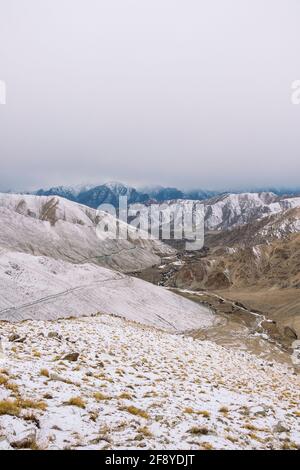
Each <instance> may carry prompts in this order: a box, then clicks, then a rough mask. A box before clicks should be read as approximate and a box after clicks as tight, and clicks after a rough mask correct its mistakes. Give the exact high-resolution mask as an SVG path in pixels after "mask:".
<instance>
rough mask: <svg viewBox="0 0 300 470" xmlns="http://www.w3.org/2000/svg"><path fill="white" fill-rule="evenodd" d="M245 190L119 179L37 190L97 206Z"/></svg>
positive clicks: (287, 192)
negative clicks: (136, 184)
mask: <svg viewBox="0 0 300 470" xmlns="http://www.w3.org/2000/svg"><path fill="white" fill-rule="evenodd" d="M242 192H245V191H233V190H228V191H213V190H206V189H192V190H180V189H178V188H175V187H163V186H152V187H151V186H149V187H144V188H134V187H132V186H129V185H127V184H123V183H119V182H109V183H104V184H100V185H77V186H55V187H51V188H48V189H39V190H38V191H35V192H33V193H32V194H35V195H37V196H60V197H63V198H65V199H69V200H70V201H73V202H78V203H80V204H84V205H86V206H88V207H91V208H93V209H96V208H98V207H99V206H100V205H101V204H112V205H113V206H114V207H117V206H118V203H119V196H127V197H128V204H137V203H142V204H144V203H147V202H149V201H153V202H158V203H162V202H165V201H172V200H178V199H185V200H193V201H195V200H199V201H203V200H206V199H212V198H214V197H216V196H222V195H225V194H228V193H231V194H240V193H242ZM247 192H249V193H260V192H272V193H274V194H276V195H277V196H283V195H285V196H287V197H288V196H293V195H300V189H285V188H279V189H278V188H277V189H276V188H265V189H256V190H249V189H248V190H247Z"/></svg>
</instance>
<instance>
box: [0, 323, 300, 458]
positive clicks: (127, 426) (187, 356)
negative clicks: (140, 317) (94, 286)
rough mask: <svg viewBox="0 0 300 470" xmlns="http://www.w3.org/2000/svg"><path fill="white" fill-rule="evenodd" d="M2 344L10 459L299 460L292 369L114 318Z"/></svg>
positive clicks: (1, 399) (6, 331) (3, 329)
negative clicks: (201, 456) (267, 452)
mask: <svg viewBox="0 0 300 470" xmlns="http://www.w3.org/2000/svg"><path fill="white" fill-rule="evenodd" d="M0 334H1V337H2V339H3V343H4V351H5V354H4V358H3V359H2V361H1V364H0V380H1V384H2V385H1V387H0V448H1V449H12V448H31V449H137V448H143V449H151V450H154V449H160V450H164V449H189V450H197V449H200V450H201V449H299V448H300V404H299V400H300V378H299V375H298V376H297V375H293V372H292V371H291V370H290V369H288V368H287V367H286V366H283V365H279V364H276V363H270V362H265V361H263V360H261V359H259V358H257V357H255V356H251V355H250V354H248V353H246V352H242V351H230V350H227V349H225V348H223V347H221V346H218V345H216V344H213V343H211V342H207V341H198V340H193V339H192V338H191V337H184V336H182V335H178V334H177V335H176V334H170V333H167V332H163V331H159V330H157V329H154V328H151V327H146V326H142V325H138V324H134V323H132V322H128V321H126V320H123V319H120V318H115V317H111V316H107V315H99V316H96V317H92V318H80V319H69V320H66V319H65V320H59V321H54V322H43V321H29V322H22V323H17V324H12V323H0ZM71 353H72V354H71Z"/></svg>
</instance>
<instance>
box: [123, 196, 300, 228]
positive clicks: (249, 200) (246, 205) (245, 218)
mask: <svg viewBox="0 0 300 470" xmlns="http://www.w3.org/2000/svg"><path fill="white" fill-rule="evenodd" d="M196 204H198V207H199V206H200V207H201V206H202V205H204V208H205V209H204V210H205V229H206V230H208V231H210V230H227V229H231V228H234V227H238V226H241V225H245V224H248V223H252V222H256V221H258V220H260V219H262V218H264V217H267V216H271V215H273V214H281V213H285V212H286V211H288V210H291V209H295V208H299V207H300V197H294V198H292V197H290V198H284V197H278V196H276V195H275V194H273V193H241V194H226V195H223V196H217V197H215V198H212V199H208V200H206V201H194V200H185V199H176V200H173V201H167V202H163V203H161V204H157V205H155V206H154V207H157V208H159V209H160V210H161V211H163V210H164V209H165V208H168V209H169V211H171V212H173V213H174V214H175V216H176V214H177V217H178V214H180V211H187V212H188V213H191V211H192V210H193V208H196V207H197V206H196ZM130 207H131V209H133V210H137V209H139V211H140V214H141V215H140V218H141V219H142V220H144V222H143V225H146V224H147V221H148V211H149V208H148V207H147V206H144V207H143V205H141V204H138V205H137V204H132V205H131V206H130ZM154 225H155V223H154Z"/></svg>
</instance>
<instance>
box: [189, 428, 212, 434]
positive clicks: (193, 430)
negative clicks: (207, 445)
mask: <svg viewBox="0 0 300 470" xmlns="http://www.w3.org/2000/svg"><path fill="white" fill-rule="evenodd" d="M189 433H191V434H201V435H205V436H206V435H207V434H209V429H208V428H207V427H205V426H193V427H192V428H191V429H189Z"/></svg>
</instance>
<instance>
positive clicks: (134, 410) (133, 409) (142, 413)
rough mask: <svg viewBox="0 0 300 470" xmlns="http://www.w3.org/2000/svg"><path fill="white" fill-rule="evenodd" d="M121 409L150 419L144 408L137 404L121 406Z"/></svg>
mask: <svg viewBox="0 0 300 470" xmlns="http://www.w3.org/2000/svg"><path fill="white" fill-rule="evenodd" d="M120 410H121V411H127V412H128V413H130V414H132V415H135V416H140V417H141V418H145V419H148V418H149V414H148V413H147V412H146V411H144V410H141V409H140V408H137V407H136V406H133V405H132V406H122V407H121V408H120Z"/></svg>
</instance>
